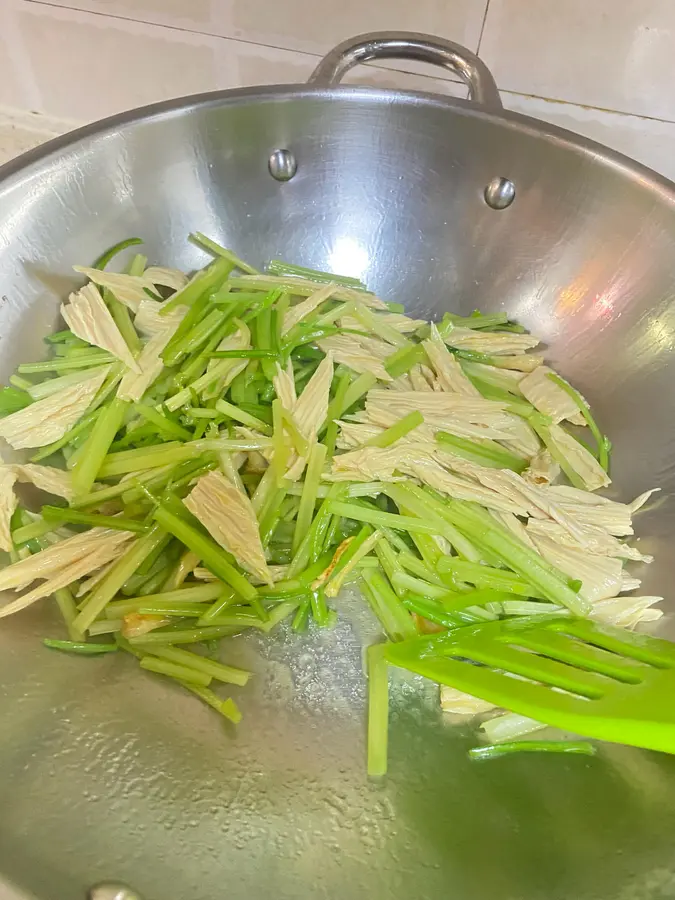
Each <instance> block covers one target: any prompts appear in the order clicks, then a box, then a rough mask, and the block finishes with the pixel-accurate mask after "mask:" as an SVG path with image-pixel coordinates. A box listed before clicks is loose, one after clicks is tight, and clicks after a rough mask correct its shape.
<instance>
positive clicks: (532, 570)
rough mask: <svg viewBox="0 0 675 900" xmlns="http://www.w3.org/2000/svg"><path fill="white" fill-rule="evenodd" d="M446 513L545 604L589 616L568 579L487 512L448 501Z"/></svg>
mask: <svg viewBox="0 0 675 900" xmlns="http://www.w3.org/2000/svg"><path fill="white" fill-rule="evenodd" d="M445 509H446V515H447V516H448V518H449V520H450V521H452V522H453V524H454V525H455V526H456V527H457V528H458V529H459V530H460V531H462V532H463V533H464V534H466V536H467V537H468V538H469V539H470V540H472V541H474V542H475V543H476V544H477V545H478V546H479V547H485V549H486V550H488V551H489V552H490V553H493V554H494V555H495V556H497V557H499V558H500V559H501V560H502V561H503V562H504V563H506V565H507V566H509V568H511V569H513V571H514V572H516V573H517V574H518V575H520V576H521V577H522V578H523V579H524V580H526V581H528V582H530V583H531V584H533V585H534V587H536V588H538V589H539V590H540V591H541V593H542V594H543V595H544V598H545V599H546V600H550V602H551V603H554V604H559V605H561V606H565V607H567V609H569V610H570V611H571V612H573V613H574V614H575V615H580V616H583V615H586V614H587V613H588V611H589V609H590V605H589V603H588V602H587V601H586V600H584V599H583V598H582V597H580V596H579V595H578V594H576V593H575V592H574V591H573V590H572V589H571V588H570V587H569V586H568V580H567V577H566V576H565V575H564V574H563V573H562V572H560V571H559V570H558V569H556V568H555V567H554V566H551V565H549V564H548V563H547V562H546V561H545V560H544V558H543V557H542V556H540V555H539V554H538V553H536V552H535V551H534V550H531V549H530V548H529V547H527V546H526V545H525V544H523V543H522V542H521V541H519V540H518V538H516V537H515V536H514V535H513V534H512V533H511V532H510V531H509V530H508V529H507V528H505V527H504V526H502V525H500V524H499V523H498V522H496V521H495V519H493V518H492V517H491V516H490V514H489V513H488V512H487V511H486V510H484V509H482V508H480V507H478V506H477V505H476V504H473V503H468V502H466V501H463V500H450V501H449V502H448V503H447V504H446V505H445Z"/></svg>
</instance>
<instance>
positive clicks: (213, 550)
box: [152, 501, 258, 602]
mask: <svg viewBox="0 0 675 900" xmlns="http://www.w3.org/2000/svg"><path fill="white" fill-rule="evenodd" d="M178 502H180V501H178ZM181 505H182V504H181ZM152 515H153V518H154V520H155V521H156V522H157V523H158V524H159V525H161V526H162V528H164V529H165V530H166V531H168V532H169V533H171V534H173V535H174V537H176V538H178V540H179V541H181V542H182V543H183V544H185V546H186V547H187V548H188V549H189V550H192V551H193V553H196V554H197V555H198V556H199V557H200V558H201V560H202V562H203V563H204V565H205V566H206V567H207V568H208V569H210V570H211V571H212V572H213V574H214V575H216V576H217V577H218V578H220V580H221V581H224V582H225V583H226V584H229V585H230V587H231V588H233V590H235V591H236V592H237V593H238V594H239V595H240V596H241V597H242V598H243V599H244V600H246V601H249V602H252V601H254V600H256V599H257V597H258V592H257V591H256V589H255V588H254V587H253V585H252V584H250V582H249V581H247V579H246V578H245V577H244V576H243V575H242V574H241V573H240V572H238V571H237V570H236V569H235V567H234V566H233V565H232V564H231V563H230V561H229V559H228V555H227V554H226V552H225V551H224V550H223V549H222V548H221V547H220V546H219V545H218V544H217V543H216V542H215V541H214V540H212V538H210V537H207V536H206V535H205V534H202V533H201V532H200V531H198V530H197V529H196V528H194V527H193V526H192V525H190V524H188V523H187V522H186V521H184V520H183V519H181V518H179V516H177V515H176V514H175V513H174V512H173V511H171V510H170V509H169V508H168V507H167V505H166V504H165V503H160V504H159V506H157V508H156V509H155V510H154V512H153V514H152Z"/></svg>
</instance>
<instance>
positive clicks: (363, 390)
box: [336, 372, 377, 418]
mask: <svg viewBox="0 0 675 900" xmlns="http://www.w3.org/2000/svg"><path fill="white" fill-rule="evenodd" d="M376 384H377V378H376V377H375V376H374V375H373V374H371V373H370V372H364V373H363V374H361V375H359V376H358V377H357V378H355V379H354V381H352V383H351V384H350V385H349V387H348V388H347V390H346V391H345V395H344V398H343V402H342V408H341V409H338V410H336V417H337V418H340V416H343V415H344V414H345V413H346V412H348V411H349V410H350V409H351V408H352V406H354V405H355V404H356V403H358V402H359V400H360V399H361V398H362V397H363V396H365V395H366V394H367V393H368V391H369V390H370V389H371V388H374V387H375V385H376Z"/></svg>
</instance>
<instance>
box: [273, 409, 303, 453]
mask: <svg viewBox="0 0 675 900" xmlns="http://www.w3.org/2000/svg"><path fill="white" fill-rule="evenodd" d="M274 402H275V403H276V401H274ZM281 419H282V422H283V426H284V428H285V429H286V431H287V432H288V434H289V437H290V439H291V443H292V444H293V447H294V448H295V452H296V453H297V454H298V456H301V457H303V458H304V459H306V458H307V455H308V453H309V441H308V440H307V438H306V437H305V436H304V435H303V434H302V432H301V431H300V429H299V428H298V425H297V423H296V421H295V418H294V417H293V414H292V413H291V412H289V411H288V410H287V409H286V408H285V407H283V406H282V407H281Z"/></svg>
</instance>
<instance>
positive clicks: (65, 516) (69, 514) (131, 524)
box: [41, 506, 149, 534]
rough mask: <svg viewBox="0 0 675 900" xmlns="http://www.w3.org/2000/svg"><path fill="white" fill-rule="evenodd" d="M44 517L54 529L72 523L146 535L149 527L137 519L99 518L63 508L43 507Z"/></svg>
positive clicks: (95, 515)
mask: <svg viewBox="0 0 675 900" xmlns="http://www.w3.org/2000/svg"><path fill="white" fill-rule="evenodd" d="M41 513H42V517H43V519H44V520H45V521H46V522H51V523H52V529H53V528H56V527H57V525H58V524H59V523H62V522H71V523H72V524H73V525H91V527H92V528H96V527H97V526H98V527H100V528H116V529H117V530H118V531H133V532H135V533H136V534H145V532H147V531H148V529H149V526H148V525H145V524H144V523H143V522H137V521H136V520H135V519H126V518H123V517H121V516H99V515H98V514H96V513H94V514H92V513H81V512H77V510H74V509H67V508H65V507H61V506H43V507H42V510H41Z"/></svg>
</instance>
